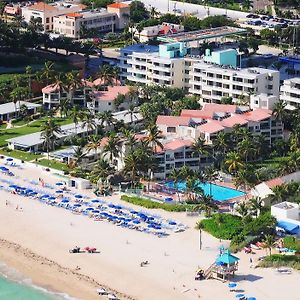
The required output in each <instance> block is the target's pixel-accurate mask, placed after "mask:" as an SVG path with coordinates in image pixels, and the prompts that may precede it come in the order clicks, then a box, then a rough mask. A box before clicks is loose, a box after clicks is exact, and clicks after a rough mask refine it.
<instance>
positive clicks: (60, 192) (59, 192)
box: [55, 190, 63, 194]
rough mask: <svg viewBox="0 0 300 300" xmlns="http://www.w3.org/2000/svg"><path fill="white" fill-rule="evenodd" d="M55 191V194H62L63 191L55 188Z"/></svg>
mask: <svg viewBox="0 0 300 300" xmlns="http://www.w3.org/2000/svg"><path fill="white" fill-rule="evenodd" d="M55 193H57V194H62V193H63V191H61V190H57V191H55Z"/></svg>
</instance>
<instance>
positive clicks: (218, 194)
mask: <svg viewBox="0 0 300 300" xmlns="http://www.w3.org/2000/svg"><path fill="white" fill-rule="evenodd" d="M165 186H166V187H168V188H173V189H174V188H175V185H174V182H173V181H169V182H167V183H165ZM198 186H199V187H201V188H202V189H203V191H204V193H205V194H206V195H210V193H211V196H212V197H213V199H214V200H217V201H220V202H222V201H226V200H229V199H232V198H236V197H241V196H244V195H245V193H244V192H241V191H238V190H235V189H231V188H228V187H224V186H220V185H217V184H213V183H212V184H210V183H201V182H199V184H198ZM176 189H178V190H180V191H185V189H186V182H185V181H181V182H178V183H177V184H176Z"/></svg>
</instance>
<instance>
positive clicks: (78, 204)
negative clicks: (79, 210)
mask: <svg viewBox="0 0 300 300" xmlns="http://www.w3.org/2000/svg"><path fill="white" fill-rule="evenodd" d="M73 206H74V207H80V206H81V204H80V203H75V204H74V205H73Z"/></svg>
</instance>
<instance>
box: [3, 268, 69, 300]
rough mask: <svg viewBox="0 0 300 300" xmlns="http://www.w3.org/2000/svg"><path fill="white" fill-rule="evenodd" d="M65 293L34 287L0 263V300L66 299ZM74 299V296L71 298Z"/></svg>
mask: <svg viewBox="0 0 300 300" xmlns="http://www.w3.org/2000/svg"><path fill="white" fill-rule="evenodd" d="M66 299H69V300H70V299H72V298H71V297H68V296H67V295H63V294H58V293H52V292H49V291H46V290H44V289H42V288H38V287H35V286H33V285H32V284H31V281H30V280H28V279H25V278H24V277H23V276H22V275H21V274H20V273H18V272H17V271H15V270H13V269H9V268H8V267H7V266H6V265H4V264H0V300H66ZM73 299H74V298H73Z"/></svg>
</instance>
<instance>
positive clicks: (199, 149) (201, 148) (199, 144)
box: [192, 137, 209, 167]
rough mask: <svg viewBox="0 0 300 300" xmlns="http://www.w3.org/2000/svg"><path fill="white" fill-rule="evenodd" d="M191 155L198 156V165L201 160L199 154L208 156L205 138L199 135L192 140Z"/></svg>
mask: <svg viewBox="0 0 300 300" xmlns="http://www.w3.org/2000/svg"><path fill="white" fill-rule="evenodd" d="M192 151H193V152H192V155H195V156H198V157H199V167H200V162H201V156H208V155H209V147H208V145H207V144H206V141H205V139H203V138H201V137H199V138H198V139H197V140H195V141H194V143H193V145H192Z"/></svg>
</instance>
